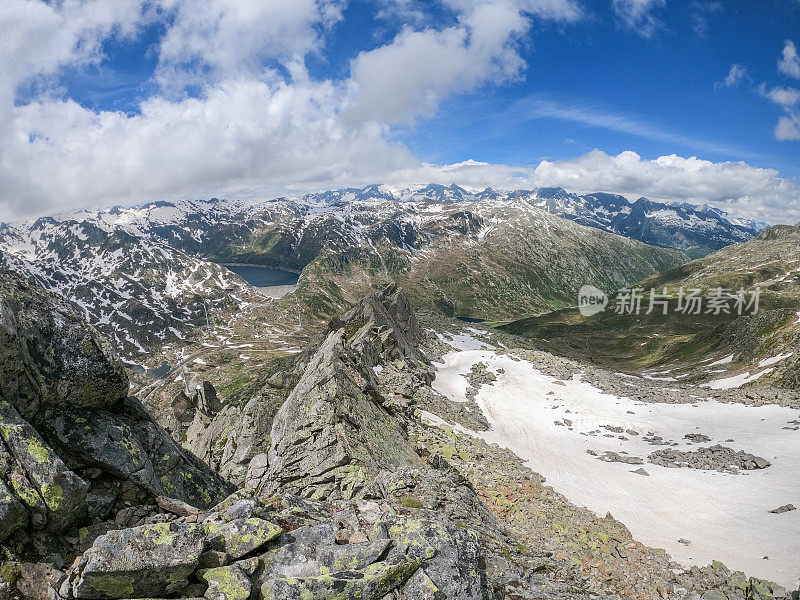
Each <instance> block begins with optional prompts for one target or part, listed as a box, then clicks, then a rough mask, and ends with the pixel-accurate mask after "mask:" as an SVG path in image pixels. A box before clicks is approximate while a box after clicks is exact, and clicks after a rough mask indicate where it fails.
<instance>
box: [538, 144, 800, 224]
mask: <svg viewBox="0 0 800 600" xmlns="http://www.w3.org/2000/svg"><path fill="white" fill-rule="evenodd" d="M533 179H534V181H537V182H540V183H541V184H545V183H547V184H548V185H561V186H563V187H566V188H572V189H579V190H582V191H592V190H606V191H615V192H617V193H622V194H626V195H628V196H630V197H633V196H639V195H641V196H647V197H648V198H651V199H653V200H665V201H670V200H681V201H687V202H694V203H708V204H712V205H715V206H719V207H721V208H724V209H725V210H728V211H730V212H732V213H734V214H737V215H738V216H749V217H750V218H752V217H753V216H754V215H770V216H771V217H772V218H774V219H776V220H782V221H785V222H792V223H795V222H797V221H800V204H799V203H798V201H800V183H798V182H797V181H795V180H790V179H782V178H781V177H780V176H779V173H778V172H777V171H776V170H774V169H760V168H756V167H751V166H750V165H748V164H747V163H744V162H721V163H714V162H711V161H707V160H701V159H699V158H696V157H690V158H683V157H680V156H676V155H674V154H673V155H670V156H661V157H659V158H656V159H654V160H646V159H643V158H642V157H641V156H639V155H638V154H636V153H635V152H622V153H620V154H618V155H617V156H610V155H608V154H606V153H604V152H601V151H599V150H594V151H592V152H589V153H588V154H585V155H583V156H581V157H579V158H577V159H574V160H567V161H556V162H546V161H545V162H542V163H541V164H540V165H539V166H538V167H537V168H536V170H535V173H534V177H533Z"/></svg>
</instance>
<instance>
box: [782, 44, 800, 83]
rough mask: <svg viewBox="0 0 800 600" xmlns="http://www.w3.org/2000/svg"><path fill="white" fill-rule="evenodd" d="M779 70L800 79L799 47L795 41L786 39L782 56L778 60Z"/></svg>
mask: <svg viewBox="0 0 800 600" xmlns="http://www.w3.org/2000/svg"><path fill="white" fill-rule="evenodd" d="M778 72H779V73H783V74H784V75H787V76H788V77H794V78H795V79H800V56H798V54H797V48H796V47H795V45H794V42H792V41H791V40H786V43H785V45H784V46H783V52H782V53H781V58H780V59H779V60H778Z"/></svg>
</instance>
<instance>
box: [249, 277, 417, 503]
mask: <svg viewBox="0 0 800 600" xmlns="http://www.w3.org/2000/svg"><path fill="white" fill-rule="evenodd" d="M420 335H421V330H420V326H419V323H417V320H416V317H415V316H414V313H413V311H411V308H410V305H409V304H408V299H407V298H406V297H405V294H403V293H402V292H401V291H399V290H398V289H397V288H396V287H395V286H390V287H389V288H387V289H386V290H384V291H383V292H381V293H379V294H373V295H371V296H368V297H367V298H366V299H365V300H364V301H363V302H362V304H361V305H360V306H359V307H357V308H354V309H353V310H351V311H350V312H348V313H347V314H345V315H344V317H343V318H342V320H341V321H338V320H334V321H333V322H332V323H331V325H330V327H329V328H328V332H327V334H326V335H325V336H324V340H323V341H322V343H321V344H320V345H319V346H318V347H317V348H316V350H314V351H312V352H309V353H308V358H307V360H304V361H302V362H301V366H300V368H301V369H302V371H303V376H302V377H301V378H300V380H299V381H298V383H297V385H296V386H295V388H294V390H293V391H292V393H291V394H290V395H289V397H288V398H287V399H286V402H285V403H284V404H283V406H282V407H281V409H280V410H279V411H278V413H277V415H276V416H275V420H274V422H273V425H272V434H271V439H272V442H271V446H270V451H269V457H268V462H267V465H268V466H267V469H266V470H265V472H264V475H263V476H262V477H261V481H260V482H259V483H258V485H259V486H260V487H265V488H267V489H271V490H273V491H274V490H277V489H279V488H281V489H288V490H292V491H293V492H296V493H299V494H300V495H306V496H312V497H323V498H324V497H328V496H329V495H331V494H336V493H338V494H341V495H342V496H343V497H345V498H349V497H352V496H353V495H354V494H355V493H356V492H357V491H358V490H359V489H361V488H363V487H364V485H365V483H366V482H367V480H368V479H370V478H371V477H372V476H374V475H375V474H377V473H378V472H379V471H380V470H382V469H388V470H397V469H401V468H407V467H412V468H413V467H420V466H421V465H422V462H421V460H420V459H419V457H418V456H417V455H416V453H415V452H414V451H413V449H412V448H411V446H410V444H409V443H408V440H407V438H406V436H405V433H404V431H403V430H402V428H401V426H400V424H399V422H398V421H397V420H396V419H394V418H393V417H392V416H391V414H390V413H389V411H388V410H387V404H388V399H387V398H385V397H384V396H383V395H382V394H381V392H380V390H379V386H378V383H377V380H376V375H375V367H377V366H378V365H381V368H383V363H387V364H394V365H395V367H397V370H398V371H407V372H409V373H414V372H416V371H417V370H419V369H420V368H422V369H423V371H422V372H423V373H429V371H430V367H429V366H428V365H427V361H426V360H425V359H424V357H423V356H422V354H421V353H420V351H419V350H418V343H419V336H420ZM401 365H402V366H401ZM426 369H427V370H426ZM255 476H256V473H251V475H250V477H249V481H248V483H251V484H252V483H253V480H254V479H255Z"/></svg>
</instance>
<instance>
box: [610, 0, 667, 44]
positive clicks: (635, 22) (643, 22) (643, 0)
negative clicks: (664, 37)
mask: <svg viewBox="0 0 800 600" xmlns="http://www.w3.org/2000/svg"><path fill="white" fill-rule="evenodd" d="M666 5H667V0H612V3H611V6H612V8H613V9H614V13H615V14H616V15H617V17H618V18H619V20H620V21H621V22H622V24H623V25H625V26H626V27H628V28H629V29H631V30H633V31H635V32H636V33H638V34H639V35H641V36H642V37H646V38H649V37H652V36H653V34H655V32H656V31H658V30H659V29H661V28H662V27H663V26H664V24H663V22H662V21H661V19H659V18H658V17H657V16H656V15H655V12H656V10H657V9H660V8H664V7H665V6H666Z"/></svg>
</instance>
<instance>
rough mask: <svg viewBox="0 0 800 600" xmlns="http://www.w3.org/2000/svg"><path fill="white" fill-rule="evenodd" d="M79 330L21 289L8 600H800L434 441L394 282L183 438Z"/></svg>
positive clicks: (9, 335)
mask: <svg viewBox="0 0 800 600" xmlns="http://www.w3.org/2000/svg"><path fill="white" fill-rule="evenodd" d="M76 314H77V311H76V310H75V309H74V307H72V306H71V305H70V304H68V303H66V302H64V301H62V300H60V299H57V298H55V297H52V296H50V295H48V294H46V293H44V292H41V291H39V290H36V289H34V288H31V287H30V286H29V285H28V284H26V283H25V282H24V281H23V280H22V279H20V278H17V277H16V276H14V275H12V274H9V273H0V396H1V398H0V556H1V557H2V567H0V579H1V580H2V581H1V582H0V598H3V597H5V598H9V597H23V598H32V599H37V600H38V599H45V598H46V599H48V600H61V599H64V600H66V599H72V598H75V599H92V600H101V599H109V600H111V599H123V598H200V597H205V598H208V599H209V600H247V599H250V598H252V599H254V600H258V599H264V600H267V599H276V600H278V599H281V600H283V599H286V600H288V599H298V600H313V599H323V598H331V599H332V598H336V599H356V598H358V599H362V600H384V599H394V600H402V599H411V598H413V599H414V600H424V599H435V600H446V599H454V600H455V599H476V600H478V599H481V600H483V599H487V600H488V599H494V598H511V599H515V600H522V599H526V598H556V599H558V598H589V597H593V598H603V597H619V596H620V595H626V596H634V597H641V598H657V597H661V598H669V597H674V598H699V597H700V596H701V595H702V597H703V598H705V599H706V600H722V599H728V600H745V599H757V598H758V599H764V600H767V599H771V598H784V597H787V598H788V597H792V596H790V595H787V593H786V591H785V590H783V589H781V588H779V587H778V586H775V585H773V584H770V583H769V582H763V581H760V580H757V579H754V578H750V579H747V578H746V577H744V576H743V575H742V574H740V573H731V572H730V571H728V570H727V569H726V568H725V567H724V565H721V564H718V563H717V564H715V565H713V566H712V567H709V568H707V569H697V568H694V569H692V570H690V571H684V570H680V569H676V568H675V565H674V564H672V563H670V561H669V558H668V557H666V556H665V555H664V554H663V553H659V552H658V551H654V550H651V549H648V548H646V547H643V546H642V545H641V544H638V543H636V542H635V541H634V540H632V539H631V537H630V534H629V533H628V532H627V530H625V528H624V526H622V525H621V524H620V523H618V522H616V521H615V520H614V519H613V518H611V517H610V516H608V517H607V518H606V519H598V518H597V517H596V516H594V515H591V513H589V512H588V511H585V510H584V509H578V508H576V507H573V506H571V505H569V504H568V503H567V502H566V501H564V500H563V498H562V497H560V496H559V495H558V494H556V493H555V492H553V491H552V490H550V489H549V488H546V487H545V486H543V485H542V480H541V478H540V477H538V476H536V475H535V474H534V473H531V472H530V471H529V470H527V469H525V467H524V466H522V464H521V462H520V461H519V460H517V459H516V458H515V457H513V455H510V453H508V452H507V451H503V450H501V449H499V448H496V447H494V448H493V447H489V446H486V445H484V444H482V443H481V442H479V441H477V440H467V439H464V438H459V437H458V436H453V435H450V434H448V432H447V431H444V430H440V429H438V428H429V427H426V426H424V425H423V424H422V423H421V421H420V420H419V418H418V411H417V410H416V406H417V405H418V404H419V403H420V402H423V401H426V400H427V401H428V402H429V403H432V402H433V400H432V397H433V396H435V394H434V392H433V391H432V390H431V388H430V386H429V384H430V381H431V379H432V377H433V369H432V367H431V364H430V362H429V360H428V358H427V357H426V354H425V353H424V352H423V351H422V350H421V346H422V344H423V339H424V338H425V335H426V334H425V332H424V331H423V329H422V328H421V327H420V325H419V323H418V321H417V319H416V317H415V316H414V313H413V311H412V310H411V307H410V306H409V303H408V301H407V299H406V297H405V295H404V294H403V293H402V292H401V291H399V290H398V289H396V288H394V287H390V288H388V289H387V290H385V291H384V292H382V293H379V294H374V295H371V296H369V297H367V298H366V299H365V300H364V301H363V302H362V303H361V304H360V305H359V306H357V307H356V308H354V309H352V310H351V311H350V312H348V313H347V314H345V315H344V316H343V317H341V318H340V319H334V320H333V321H332V322H331V323H330V325H329V327H328V329H327V330H326V331H325V332H324V334H323V335H321V336H320V337H319V339H317V340H316V341H315V342H314V343H312V344H311V345H310V346H309V348H308V349H307V350H306V352H305V353H304V354H303V355H301V356H300V357H298V358H297V359H296V360H293V361H291V362H289V363H286V364H283V363H282V364H281V365H279V367H278V371H276V373H274V374H273V375H272V376H271V377H270V378H269V381H268V382H267V383H266V384H265V386H264V389H263V390H261V391H260V392H258V393H257V394H255V395H254V397H253V399H252V400H251V401H250V402H248V403H247V404H246V405H245V406H243V407H234V406H230V405H229V406H225V407H223V406H222V405H221V404H219V403H218V402H217V401H216V399H215V398H214V397H213V393H212V392H211V390H205V389H204V393H203V394H200V395H199V396H198V397H196V398H195V399H194V400H193V402H194V405H192V401H190V400H189V399H188V398H186V397H185V398H183V399H182V401H183V404H182V405H181V406H180V408H181V409H182V412H181V411H176V410H173V411H172V412H169V411H167V412H166V413H164V414H161V415H160V420H161V421H162V423H164V425H166V426H167V429H165V428H163V427H162V426H160V425H159V424H157V423H156V421H155V420H154V419H153V418H152V417H151V416H150V414H149V413H148V411H147V410H146V409H145V408H144V406H143V405H142V404H141V403H140V402H139V401H137V400H136V399H135V398H130V397H127V393H128V380H127V378H126V376H125V373H124V371H123V369H122V367H121V366H120V364H119V362H118V361H117V360H116V359H115V357H114V356H113V354H112V352H111V351H110V350H109V348H108V346H107V345H106V343H105V342H104V341H103V340H102V339H101V338H100V337H99V336H98V335H97V334H96V333H95V332H94V331H93V330H92V329H91V328H90V327H88V326H87V325H86V324H85V323H84V322H82V321H81V320H80V319H79V318H77V317H76V316H75V315H76ZM476 376H477V375H476ZM476 382H477V379H476ZM439 401H441V399H439ZM179 404H180V403H179ZM171 408H173V409H174V408H175V407H174V406H172V407H171ZM167 413H168V414H167ZM184 413H185V414H184ZM173 437H175V438H176V439H181V441H182V443H183V446H185V447H188V448H191V449H192V450H195V453H190V452H189V451H188V450H186V449H185V448H184V447H183V446H181V445H179V444H177V443H176V442H175V441H173ZM195 454H199V455H201V456H202V458H203V460H201V459H200V458H198V457H197V456H196V455H195ZM212 465H213V467H212ZM590 546H591V548H590ZM573 547H574V548H580V550H581V552H584V551H586V552H588V555H587V556H589V557H590V558H589V560H588V561H585V562H581V560H577V559H574V558H573V556H572V555H571V553H570V548H573ZM592 557H593V558H592ZM793 597H794V598H797V594H796V593H795V594H794V596H793Z"/></svg>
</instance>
